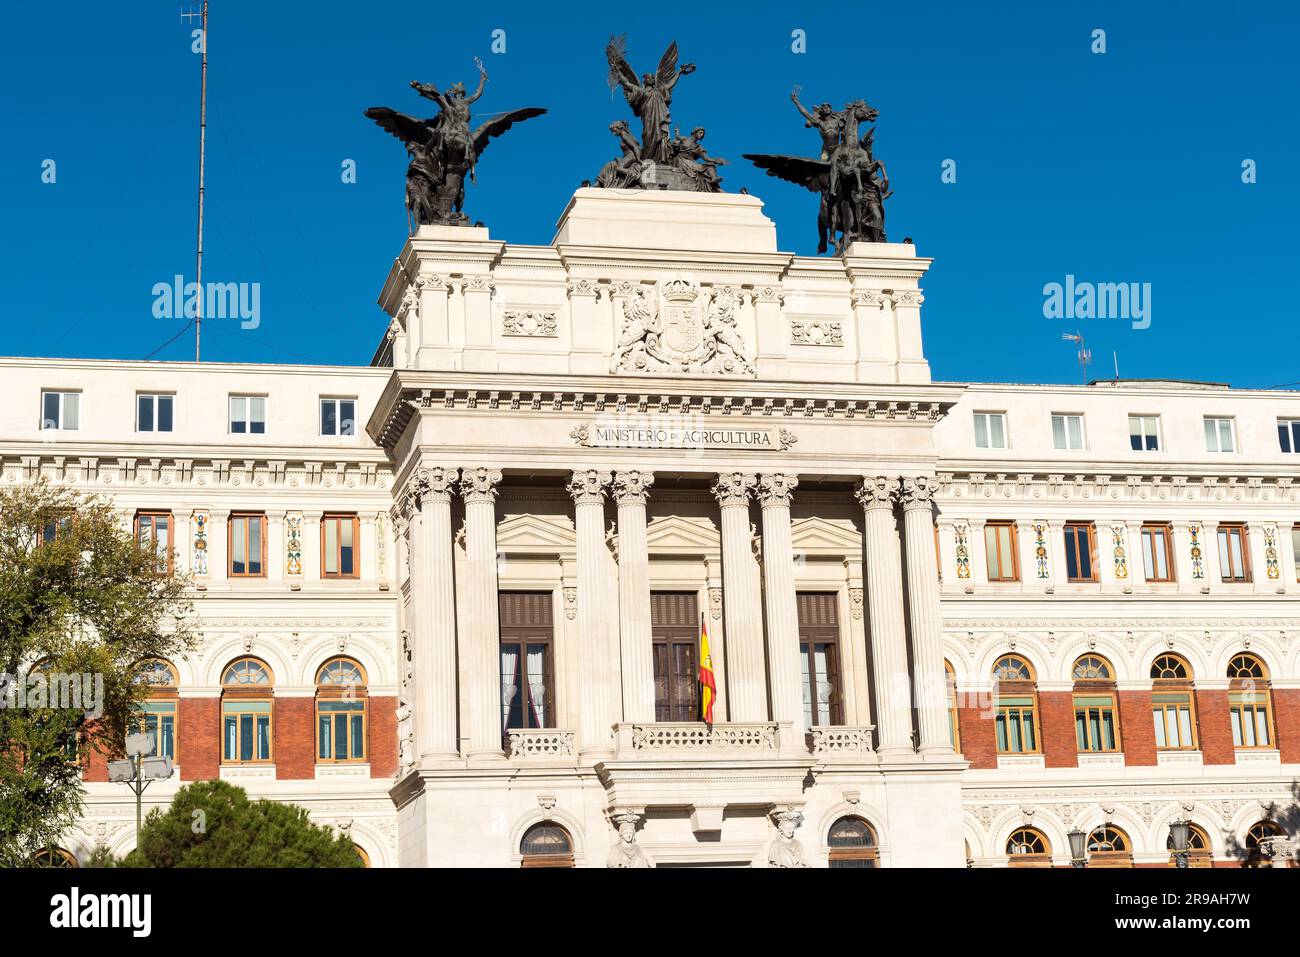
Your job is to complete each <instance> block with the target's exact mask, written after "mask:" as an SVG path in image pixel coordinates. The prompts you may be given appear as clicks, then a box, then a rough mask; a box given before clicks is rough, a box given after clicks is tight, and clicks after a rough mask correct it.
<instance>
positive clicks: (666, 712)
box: [650, 592, 806, 721]
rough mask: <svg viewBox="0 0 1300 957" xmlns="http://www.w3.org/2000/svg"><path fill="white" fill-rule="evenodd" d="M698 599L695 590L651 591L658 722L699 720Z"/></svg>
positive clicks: (651, 631) (651, 625)
mask: <svg viewBox="0 0 1300 957" xmlns="http://www.w3.org/2000/svg"><path fill="white" fill-rule="evenodd" d="M697 601H698V600H697V598H696V595H695V593H694V592H651V594H650V635H651V643H652V645H651V646H652V654H653V656H654V675H655V720H656V721H698V720H700V684H699V672H698V670H697V666H696V661H697V654H698V652H697V648H698V646H699V634H700V633H699V627H700V618H699V610H698V608H697ZM805 667H806V666H805Z"/></svg>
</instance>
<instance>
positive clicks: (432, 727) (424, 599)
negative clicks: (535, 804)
mask: <svg viewBox="0 0 1300 957" xmlns="http://www.w3.org/2000/svg"><path fill="white" fill-rule="evenodd" d="M458 474H459V470H457V469H454V468H446V467H442V466H435V467H433V468H421V469H417V470H416V472H415V474H414V475H413V476H412V477H411V479H410V481H408V482H407V483H406V488H405V489H404V492H403V496H404V501H405V506H406V510H407V512H408V513H409V515H410V522H411V531H410V534H411V611H412V621H411V623H410V631H411V636H412V637H411V656H412V658H414V666H415V667H414V670H415V688H414V695H413V697H414V701H413V702H411V704H412V709H413V711H414V720H415V748H416V753H417V754H419V755H420V756H421V758H422V759H424V758H432V759H434V760H438V759H446V758H449V757H452V756H454V755H455V754H456V753H457V745H456V597H455V584H454V581H453V577H452V563H451V489H452V484H453V483H454V482H455V481H456V476H457V475H458Z"/></svg>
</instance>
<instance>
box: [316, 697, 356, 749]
mask: <svg viewBox="0 0 1300 957" xmlns="http://www.w3.org/2000/svg"><path fill="white" fill-rule="evenodd" d="M365 759H366V703H365V701H363V700H359V699H358V700H345V699H336V698H320V699H317V701H316V760H317V761H320V762H322V763H326V764H333V763H340V762H345V761H364V760H365Z"/></svg>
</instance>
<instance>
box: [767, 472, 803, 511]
mask: <svg viewBox="0 0 1300 957" xmlns="http://www.w3.org/2000/svg"><path fill="white" fill-rule="evenodd" d="M798 487H799V479H798V478H797V477H796V476H794V475H789V474H787V473H785V472H768V473H766V474H764V475H760V476H759V477H758V492H757V495H758V500H759V502H760V503H761V504H762V505H763V506H764V507H767V506H771V505H780V506H785V507H786V508H789V507H790V498H791V496H793V495H794V490H795V489H796V488H798Z"/></svg>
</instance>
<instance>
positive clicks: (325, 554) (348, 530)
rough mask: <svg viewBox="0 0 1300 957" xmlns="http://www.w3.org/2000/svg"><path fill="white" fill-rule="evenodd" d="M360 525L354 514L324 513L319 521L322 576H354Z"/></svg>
mask: <svg viewBox="0 0 1300 957" xmlns="http://www.w3.org/2000/svg"><path fill="white" fill-rule="evenodd" d="M359 538H360V526H359V523H358V520H357V517H356V516H355V515H326V516H324V517H323V518H322V519H321V523H320V574H321V577H322V578H356V577H357V576H358V575H359V574H360V573H361V572H360V565H361V562H360V561H359V560H358V555H357V541H358V539H359Z"/></svg>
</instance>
